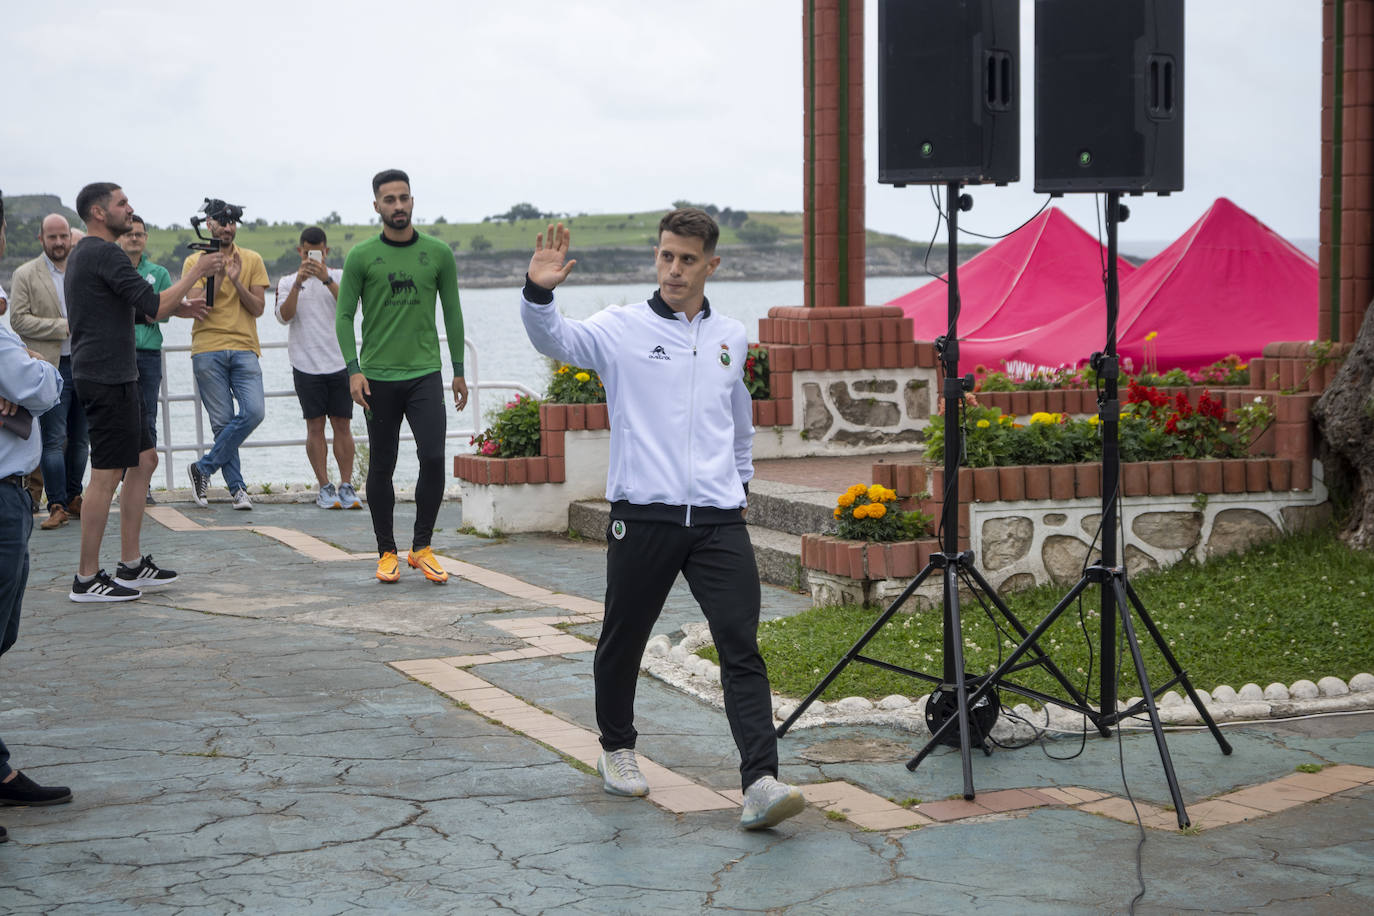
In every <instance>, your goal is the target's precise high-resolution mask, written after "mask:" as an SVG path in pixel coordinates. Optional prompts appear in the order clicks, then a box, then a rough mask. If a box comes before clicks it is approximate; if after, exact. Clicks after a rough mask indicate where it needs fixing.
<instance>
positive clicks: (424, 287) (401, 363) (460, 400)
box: [335, 169, 468, 583]
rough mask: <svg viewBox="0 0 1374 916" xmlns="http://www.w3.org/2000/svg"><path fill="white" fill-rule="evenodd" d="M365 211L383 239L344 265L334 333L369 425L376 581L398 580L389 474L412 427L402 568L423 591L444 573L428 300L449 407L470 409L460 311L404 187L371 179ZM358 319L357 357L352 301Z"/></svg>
mask: <svg viewBox="0 0 1374 916" xmlns="http://www.w3.org/2000/svg"><path fill="white" fill-rule="evenodd" d="M372 193H373V198H374V200H373V204H372V206H373V207H374V208H375V209H376V211H377V213H378V215H379V216H380V217H381V221H382V233H381V235H379V236H377V237H375V238H371V239H368V240H367V241H365V242H362V243H360V244H358V245H356V246H354V248H353V249H352V250H351V251H349V253H348V257H347V258H345V259H344V269H343V281H342V282H341V283H340V284H339V308H338V317H337V320H336V323H335V330H336V331H337V332H338V335H339V349H340V351H342V353H343V357H344V361H345V363H347V367H348V384H349V391H350V393H351V394H352V396H353V400H354V402H356V403H357V404H358V405H359V406H361V407H362V408H363V410H364V411H365V413H364V416H365V417H366V418H367V435H368V447H369V449H370V452H371V455H370V459H369V464H368V470H367V507H368V509H370V510H371V511H372V530H373V532H374V533H375V534H376V535H377V553H378V554H379V559H378V560H377V578H378V579H380V580H381V581H383V582H395V581H397V580H398V579H400V577H401V564H400V561H399V559H398V558H397V555H396V538H395V535H394V533H393V528H392V513H393V510H394V508H395V504H396V494H395V490H394V488H393V485H392V480H391V475H392V473H393V472H394V471H395V469H396V453H397V449H398V448H399V445H400V438H401V418H402V417H404V418H405V419H406V421H407V422H408V423H409V424H410V431H411V432H412V433H413V434H414V436H415V451H416V455H417V457H418V458H419V463H420V473H419V477H418V478H417V479H416V481H415V534H414V537H413V539H412V540H411V545H410V552H409V555H408V557H407V562H409V563H410V565H411V566H412V567H414V568H415V569H418V570H420V571H421V572H423V573H424V575H425V578H426V579H429V580H430V581H431V582H439V583H442V582H447V581H448V573H447V572H445V571H444V568H443V567H442V566H440V565H439V562H438V560H437V559H435V557H434V551H433V550H431V549H430V539H431V537H432V536H433V533H434V520H435V518H436V517H437V516H438V514H439V504H440V503H441V502H442V501H443V498H444V437H445V435H446V433H447V431H448V427H447V416H448V412H447V410H446V409H445V407H444V386H443V380H442V378H441V375H440V367H441V358H440V354H439V332H438V328H437V325H436V319H435V311H434V300H435V297H436V296H437V297H438V298H439V299H440V300H441V301H442V303H443V309H444V327H445V328H446V330H447V332H448V352H449V358H450V360H451V361H452V364H453V384H452V388H453V405H454V408H455V409H456V410H458V411H461V410H462V409H463V407H464V406H466V405H467V401H468V386H467V381H466V380H464V378H463V309H462V306H461V305H459V302H458V270H457V265H456V264H455V263H454V260H453V252H452V251H450V250H449V247H448V245H446V244H445V243H444V242H443V241H441V240H439V239H437V238H434V237H433V236H430V235H425V234H423V233H421V232H419V231H417V230H416V229H415V227H414V226H412V225H411V224H410V217H411V212H412V211H413V210H414V207H415V201H414V199H413V198H412V197H411V196H410V178H409V176H407V175H406V173H405V172H402V171H400V170H399V169H387V170H386V171H383V172H378V173H377V175H376V176H374V177H373V179H372ZM360 299H361V307H362V313H363V327H362V353H361V354H359V352H358V342H357V338H356V337H355V335H354V331H353V316H354V313H355V312H356V311H357V310H358V307H359V304H360V303H359V300H360Z"/></svg>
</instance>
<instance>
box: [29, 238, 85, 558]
mask: <svg viewBox="0 0 1374 916" xmlns="http://www.w3.org/2000/svg"><path fill="white" fill-rule="evenodd" d="M41 232H42V235H41V238H42V241H43V253H42V254H41V255H39V256H38V257H36V258H34V259H33V260H32V261H28V262H26V263H24V264H22V265H20V266H19V268H18V269H17V270H15V272H14V279H13V280H12V281H11V286H12V287H13V288H12V289H11V290H10V327H12V328H13V329H14V332H15V333H16V334H18V335H19V337H20V338H21V339H22V340H23V341H24V344H25V346H27V347H29V348H30V349H32V350H34V351H36V352H38V353H41V354H42V355H43V358H44V359H45V360H47V361H48V362H50V363H52V364H53V365H54V366H56V367H57V371H58V372H59V373H60V374H61V375H62V402H61V403H60V404H59V405H58V406H57V407H54V408H53V409H52V410H49V411H48V412H47V413H45V414H43V416H42V417H40V418H39V424H40V426H41V427H42V430H43V458H42V461H41V462H40V467H41V468H42V470H43V484H44V487H45V488H46V489H47V492H48V518H47V519H46V520H45V521H44V522H43V523H42V524H41V525H39V527H40V528H43V529H45V530H49V531H50V530H52V529H54V528H59V527H61V526H62V525H65V524H66V523H67V520H68V519H69V518H80V517H81V479H82V478H83V477H84V476H85V475H86V459H87V457H88V455H89V454H90V441H89V436H88V435H87V430H86V414H85V413H84V412H83V411H82V409H81V402H80V400H79V399H78V398H77V397H76V386H75V385H74V384H73V383H72V356H71V353H72V349H71V332H70V331H69V330H68V327H67V294H66V290H65V289H64V284H63V278H64V276H65V273H66V269H67V255H68V254H70V252H71V249H72V243H71V227H70V226H69V225H68V224H67V220H66V217H64V216H62V215H61V214H60V213H51V214H49V215H48V216H46V217H44V218H43V224H42V230H41Z"/></svg>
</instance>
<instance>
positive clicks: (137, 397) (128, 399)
mask: <svg viewBox="0 0 1374 916" xmlns="http://www.w3.org/2000/svg"><path fill="white" fill-rule="evenodd" d="M76 396H77V397H78V398H80V399H81V408H82V409H83V410H85V411H86V423H87V425H88V427H89V429H90V437H91V467H92V468H99V469H104V470H109V469H112V468H133V467H138V456H139V453H141V452H145V451H147V450H148V449H150V448H153V446H154V445H155V443H154V442H153V436H152V432H151V431H150V430H149V428H148V424H147V423H145V422H144V420H143V396H142V394H140V392H139V389H138V382H137V381H133V382H124V383H123V384H120V385H106V384H103V383H101V382H88V381H85V380H84V379H77V380H76Z"/></svg>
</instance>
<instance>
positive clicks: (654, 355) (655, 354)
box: [649, 345, 672, 360]
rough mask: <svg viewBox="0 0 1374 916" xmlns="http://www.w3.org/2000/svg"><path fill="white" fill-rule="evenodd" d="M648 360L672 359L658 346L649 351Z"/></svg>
mask: <svg viewBox="0 0 1374 916" xmlns="http://www.w3.org/2000/svg"><path fill="white" fill-rule="evenodd" d="M649 359H666V360H671V359H672V357H671V356H669V355H668V351H667V350H665V349H663V347H662V346H661V345H660V346H657V347H654V348H653V349H652V350H650V351H649Z"/></svg>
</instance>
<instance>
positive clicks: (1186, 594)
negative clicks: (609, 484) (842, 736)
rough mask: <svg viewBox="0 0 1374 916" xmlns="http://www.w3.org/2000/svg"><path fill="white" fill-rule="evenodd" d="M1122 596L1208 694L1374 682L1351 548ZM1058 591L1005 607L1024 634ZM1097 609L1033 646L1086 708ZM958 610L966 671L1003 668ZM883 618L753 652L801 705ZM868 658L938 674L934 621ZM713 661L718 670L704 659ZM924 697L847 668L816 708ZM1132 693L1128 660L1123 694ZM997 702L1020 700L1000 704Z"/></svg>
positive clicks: (1322, 540)
mask: <svg viewBox="0 0 1374 916" xmlns="http://www.w3.org/2000/svg"><path fill="white" fill-rule="evenodd" d="M1131 584H1132V585H1133V586H1134V588H1135V590H1136V592H1137V593H1138V594H1139V595H1140V599H1141V601H1142V602H1143V603H1144V604H1145V608H1146V610H1147V611H1149V613H1150V615H1151V616H1152V617H1153V618H1154V620H1155V622H1156V623H1157V624H1158V625H1159V627H1160V628H1161V629H1162V631H1163V632H1164V635H1165V637H1166V638H1167V639H1168V641H1169V644H1170V648H1171V649H1172V651H1173V653H1174V655H1175V657H1176V658H1177V659H1178V661H1179V664H1180V665H1182V666H1183V669H1184V670H1185V671H1186V672H1187V673H1188V675H1189V677H1190V678H1191V679H1192V681H1193V684H1194V686H1196V687H1198V688H1199V689H1204V690H1209V691H1210V690H1212V689H1213V688H1215V687H1217V686H1218V685H1221V684H1228V685H1230V686H1231V687H1234V688H1236V689H1240V687H1241V686H1242V685H1244V684H1246V683H1252V682H1253V683H1256V684H1259V685H1260V686H1261V687H1263V686H1265V685H1267V684H1270V683H1273V682H1275V681H1280V682H1282V683H1284V684H1292V683H1293V682H1294V681H1296V680H1299V679H1302V678H1306V679H1308V680H1312V681H1316V680H1317V679H1318V678H1321V677H1326V676H1328V675H1335V676H1336V677H1339V678H1341V679H1342V680H1347V681H1348V680H1349V679H1350V678H1351V677H1353V676H1354V675H1355V674H1358V673H1360V672H1361V671H1374V553H1366V552H1361V551H1355V550H1351V549H1350V548H1348V547H1346V546H1345V545H1344V544H1342V543H1341V542H1340V541H1339V540H1337V539H1336V537H1335V536H1334V534H1332V533H1329V532H1324V533H1311V534H1301V535H1293V536H1289V537H1285V538H1282V539H1280V540H1277V541H1273V542H1270V543H1268V544H1265V545H1263V546H1260V547H1256V548H1253V549H1251V550H1250V551H1248V552H1247V553H1244V554H1235V555H1230V556H1225V557H1219V558H1216V559H1214V560H1210V561H1208V562H1206V563H1200V564H1199V563H1186V562H1185V563H1180V564H1178V565H1176V566H1173V567H1171V568H1169V569H1166V570H1162V571H1159V572H1154V573H1142V574H1140V575H1138V576H1135V575H1133V576H1131ZM1067 592H1068V588H1067V587H1061V586H1042V587H1038V588H1034V589H1030V590H1027V591H1022V592H1013V593H1009V594H1007V595H1004V596H1002V597H1003V599H1004V600H1005V601H1006V602H1007V605H1008V606H1009V608H1010V609H1011V612H1012V613H1013V614H1014V615H1015V616H1016V617H1017V618H1018V619H1019V620H1020V621H1021V622H1022V623H1023V624H1024V625H1025V626H1026V627H1027V628H1028V629H1030V628H1033V627H1034V626H1035V625H1036V624H1037V623H1039V622H1040V620H1042V619H1043V618H1044V617H1045V615H1047V614H1048V613H1049V611H1050V610H1051V609H1053V607H1054V606H1055V605H1056V604H1057V603H1058V602H1059V600H1060V599H1061V598H1062V597H1063V596H1064V595H1065V594H1066V593H1067ZM1099 603H1100V599H1099V598H1098V590H1097V587H1096V586H1093V587H1090V588H1089V589H1088V590H1087V591H1086V592H1084V594H1083V598H1082V601H1081V608H1082V615H1081V618H1080V613H1079V604H1080V603H1079V602H1075V604H1074V605H1073V606H1071V607H1069V608H1067V609H1066V610H1065V611H1064V613H1063V614H1061V615H1060V617H1059V619H1058V620H1057V621H1056V622H1055V624H1054V626H1053V627H1051V628H1050V629H1049V630H1048V631H1047V632H1046V633H1045V635H1044V636H1043V637H1042V640H1041V647H1042V648H1043V649H1045V650H1046V652H1048V653H1049V655H1050V656H1051V657H1052V658H1053V660H1054V661H1055V663H1056V664H1057V665H1058V666H1059V667H1060V669H1061V670H1063V671H1064V672H1065V673H1066V674H1067V675H1068V676H1069V678H1070V680H1072V681H1073V682H1074V683H1075V684H1077V685H1078V686H1079V687H1080V688H1082V686H1083V683H1084V679H1085V677H1086V675H1087V672H1088V671H1089V669H1090V667H1091V669H1092V682H1091V684H1090V686H1089V690H1088V693H1089V696H1090V697H1093V698H1095V697H1096V695H1097V692H1098V675H1097V671H1096V665H1097V659H1096V654H1097V642H1098V624H1099V619H1100V618H1099ZM960 608H961V613H962V617H963V636H964V656H965V662H966V668H967V669H968V670H969V671H976V672H986V671H990V670H991V669H993V668H994V667H996V665H997V663H998V662H999V639H998V637H997V635H996V634H995V633H994V630H993V627H992V624H991V623H990V622H989V619H988V615H987V614H985V613H984V612H983V610H982V608H981V607H980V605H979V604H978V603H977V602H961V603H960ZM992 610H993V613H994V615H996V616H997V618H998V620H999V621H1001V615H1000V614H997V613H996V610H995V609H992ZM879 613H880V611H879V610H877V609H873V608H859V607H823V608H814V609H812V610H809V611H805V612H803V613H801V614H798V615H796V616H794V617H789V618H787V619H784V620H775V621H770V622H768V623H765V624H763V625H762V626H761V627H760V629H759V643H760V646H761V648H762V651H763V655H764V658H765V659H766V660H767V663H768V674H769V678H770V680H771V681H772V684H773V689H774V690H776V691H778V692H779V693H781V694H784V695H786V696H790V697H798V698H800V697H804V696H806V695H807V694H808V693H809V692H810V691H811V690H812V689H813V688H814V687H815V686H816V684H818V683H819V682H820V680H821V678H822V677H824V676H825V674H826V673H828V672H829V671H830V669H831V668H832V667H834V665H835V664H836V663H837V662H838V661H839V660H840V659H841V658H843V657H844V654H845V652H846V651H848V649H849V648H850V646H852V645H853V644H854V643H855V642H856V641H857V640H858V638H859V637H860V636H862V635H863V633H864V631H865V630H866V629H867V628H868V627H869V626H870V625H871V624H872V622H873V621H874V620H875V619H876V618H877V616H878V615H879ZM1080 621H1081V622H1080ZM1003 626H1004V628H1005V629H1006V630H1007V632H1009V633H1011V634H1012V635H1013V636H1014V635H1015V633H1014V631H1012V630H1011V629H1010V627H1006V625H1005V623H1004V624H1003ZM1136 628H1137V631H1138V633H1139V635H1140V639H1141V647H1142V649H1143V650H1144V655H1145V663H1146V671H1147V673H1148V674H1149V676H1150V680H1151V682H1152V683H1153V684H1160V683H1163V682H1164V681H1166V680H1168V678H1169V671H1168V666H1167V665H1166V664H1165V662H1164V659H1163V657H1162V656H1160V654H1159V652H1158V650H1157V649H1156V648H1155V645H1154V641H1153V640H1151V639H1150V638H1149V635H1148V634H1147V633H1146V632H1145V629H1144V627H1143V626H1142V625H1140V623H1139V622H1138V621H1137V622H1136ZM1084 630H1086V632H1087V637H1086V638H1085V636H1084ZM1000 645H1001V652H1002V655H1001V656H1000V657H1005V655H1006V654H1007V653H1009V652H1010V650H1011V649H1012V648H1013V647H1014V646H1015V645H1016V641H1014V640H1009V639H1007V638H1005V636H1004V637H1003V638H1001V640H1000ZM702 654H706V652H703V653H702ZM863 654H865V655H868V656H870V657H872V658H877V659H882V660H884V661H888V662H891V663H893V664H900V665H903V666H905V667H908V668H914V669H916V670H918V671H922V672H925V673H929V674H934V675H937V676H938V675H939V674H940V671H941V667H942V665H941V661H942V655H941V613H940V611H939V610H938V609H935V610H931V611H920V612H916V613H910V614H908V613H900V612H899V613H898V614H897V615H896V616H894V617H893V618H892V619H891V620H889V621H888V623H887V625H886V626H884V627H883V629H882V630H881V631H879V633H878V635H877V636H876V637H874V639H873V641H872V642H870V643H869V644H868V646H867V647H866V648H865V649H864V652H863ZM710 657H711V659H712V660H713V661H718V659H717V658H716V657H715V655H714V652H713V651H711V655H710ZM1015 680H1016V681H1017V682H1019V683H1023V684H1026V685H1028V686H1032V687H1035V688H1037V689H1040V690H1044V691H1045V692H1047V693H1051V694H1054V695H1058V696H1062V695H1063V690H1062V689H1061V688H1060V687H1059V686H1058V684H1057V683H1056V682H1055V681H1054V680H1053V679H1052V678H1050V677H1049V676H1048V675H1045V674H1044V673H1043V672H1042V671H1041V670H1039V669H1038V668H1036V669H1029V670H1027V671H1023V672H1020V673H1019V674H1018V675H1017V676H1016V678H1015ZM930 690H931V687H930V685H928V684H927V683H925V682H924V681H919V680H916V679H914V678H908V677H905V676H903V675H900V674H894V673H891V672H887V671H884V670H882V669H879V668H875V667H873V666H871V665H865V664H862V663H859V662H855V663H852V664H851V665H849V666H848V667H847V668H846V669H845V671H844V673H843V674H842V675H840V677H839V678H838V679H837V680H836V681H835V682H834V683H833V684H831V685H830V687H829V689H828V690H827V691H826V693H825V694H823V695H822V697H821V699H823V700H834V699H839V698H841V697H846V696H864V697H869V698H870V699H878V698H881V697H884V696H887V695H889V694H893V693H900V694H905V695H907V696H916V695H921V694H925V693H929V692H930ZM1180 692H1181V690H1180ZM1139 693H1140V688H1139V686H1138V681H1137V679H1136V676H1135V672H1134V667H1133V665H1132V662H1131V660H1130V657H1129V654H1126V656H1125V665H1124V668H1123V670H1122V675H1121V688H1120V696H1121V697H1122V698H1123V699H1124V698H1127V697H1131V696H1136V695H1139ZM1003 702H1005V703H1017V702H1022V700H1021V699H1020V698H1018V697H1016V696H1015V695H1012V694H1006V693H1004V695H1003Z"/></svg>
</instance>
